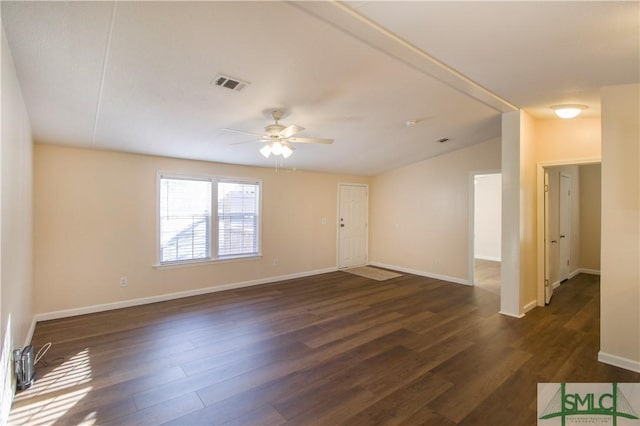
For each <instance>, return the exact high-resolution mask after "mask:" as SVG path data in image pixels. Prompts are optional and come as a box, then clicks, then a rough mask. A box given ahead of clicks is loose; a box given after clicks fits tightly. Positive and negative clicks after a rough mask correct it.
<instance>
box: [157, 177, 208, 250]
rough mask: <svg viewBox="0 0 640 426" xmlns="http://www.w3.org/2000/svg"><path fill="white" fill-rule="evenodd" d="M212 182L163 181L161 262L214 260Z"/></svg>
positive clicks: (193, 180) (161, 195)
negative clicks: (212, 257)
mask: <svg viewBox="0 0 640 426" xmlns="http://www.w3.org/2000/svg"><path fill="white" fill-rule="evenodd" d="M211 189H212V187H211V181H208V180H197V179H180V178H166V177H161V179H160V206H159V209H160V262H177V261H185V260H199V259H207V258H210V257H211V247H210V245H211V243H210V242H211Z"/></svg>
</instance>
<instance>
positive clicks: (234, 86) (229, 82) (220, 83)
mask: <svg viewBox="0 0 640 426" xmlns="http://www.w3.org/2000/svg"><path fill="white" fill-rule="evenodd" d="M211 84H212V85H214V86H216V87H221V88H223V89H229V90H234V91H236V92H239V91H241V90H242V89H244V88H245V87H247V86H248V85H250V84H251V83H249V82H247V81H242V80H240V79H239V78H235V77H229V76H228V75H224V74H216V76H215V77H213V80H211Z"/></svg>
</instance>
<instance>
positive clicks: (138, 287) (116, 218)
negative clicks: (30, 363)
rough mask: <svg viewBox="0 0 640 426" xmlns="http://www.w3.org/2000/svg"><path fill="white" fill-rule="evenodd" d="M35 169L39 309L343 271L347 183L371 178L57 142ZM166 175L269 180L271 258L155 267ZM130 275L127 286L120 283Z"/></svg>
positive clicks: (40, 155) (38, 157)
mask: <svg viewBox="0 0 640 426" xmlns="http://www.w3.org/2000/svg"><path fill="white" fill-rule="evenodd" d="M34 168H35V178H34V179H35V198H34V199H35V218H34V232H35V277H34V280H35V310H36V312H37V313H48V312H55V311H60V310H66V309H74V308H82V307H87V306H92V305H98V304H106V303H114V302H121V301H126V300H130V299H137V298H148V297H153V296H158V295H165V294H169V293H176V292H184V291H190V290H195V289H202V288H207V287H215V286H222V285H225V284H233V283H239V282H245V281H252V280H257V279H263V278H268V277H280V276H284V275H291V274H298V273H304V272H309V271H316V270H322V269H326V268H332V267H335V266H336V215H337V185H338V183H339V182H352V183H367V179H366V178H362V177H353V176H340V175H330V174H320V173H306V172H293V171H287V170H279V171H277V172H276V171H275V170H274V169H268V168H256V167H243V166H234V165H224V164H216V163H207V162H198V161H188V160H177V159H170V158H161V157H152V156H143V155H133V154H123V153H114V152H105V151H95V150H83V149H73V148H64V147H55V146H49V145H36V146H35V161H34ZM159 171H160V172H166V173H176V174H195V175H198V174H210V175H221V176H237V177H250V178H257V179H262V182H263V187H262V190H263V200H262V208H263V219H262V238H263V239H262V251H263V254H264V256H263V258H261V259H257V260H244V261H234V262H219V263H210V264H206V265H200V266H190V267H181V268H175V269H156V268H153V267H152V265H153V264H154V263H155V262H156V253H157V247H156V178H157V177H156V176H157V172H159ZM322 218H326V219H327V221H326V224H322ZM274 259H278V266H273V260H274ZM121 276H126V277H127V278H128V286H127V287H124V288H121V287H119V284H118V283H119V277H121Z"/></svg>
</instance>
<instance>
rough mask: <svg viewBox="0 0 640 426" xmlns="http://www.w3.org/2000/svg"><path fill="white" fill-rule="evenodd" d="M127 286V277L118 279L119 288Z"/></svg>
mask: <svg viewBox="0 0 640 426" xmlns="http://www.w3.org/2000/svg"><path fill="white" fill-rule="evenodd" d="M128 284H129V283H128V282H127V277H120V287H126V286H127V285H128Z"/></svg>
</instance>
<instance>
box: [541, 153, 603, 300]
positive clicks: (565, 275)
mask: <svg viewBox="0 0 640 426" xmlns="http://www.w3.org/2000/svg"><path fill="white" fill-rule="evenodd" d="M600 181H601V167H600V162H599V161H596V160H594V161H590V162H576V163H568V164H546V165H545V164H539V165H538V238H537V239H538V242H537V244H538V282H537V292H538V294H537V304H538V306H545V305H546V304H549V303H550V302H551V298H552V296H553V291H554V289H556V288H558V287H559V286H560V285H561V283H563V282H564V281H566V280H568V279H571V278H573V277H574V276H576V275H578V274H580V273H587V274H594V275H600V212H601V186H600Z"/></svg>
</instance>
